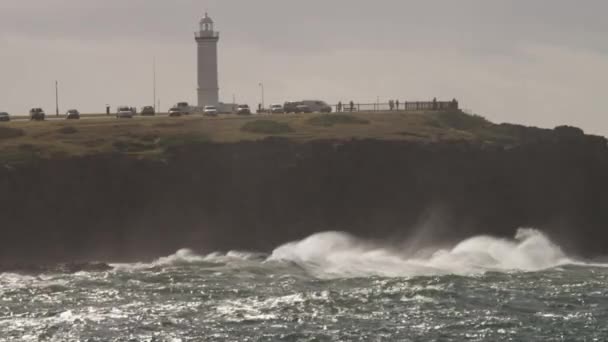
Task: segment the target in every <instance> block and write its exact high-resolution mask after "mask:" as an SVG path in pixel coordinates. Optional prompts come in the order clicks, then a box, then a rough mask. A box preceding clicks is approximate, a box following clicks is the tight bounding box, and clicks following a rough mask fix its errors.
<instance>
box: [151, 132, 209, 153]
mask: <svg viewBox="0 0 608 342" xmlns="http://www.w3.org/2000/svg"><path fill="white" fill-rule="evenodd" d="M207 142H209V137H208V136H206V135H204V134H182V135H172V136H168V137H162V138H160V139H158V145H159V146H160V147H162V148H164V149H169V148H171V147H177V146H185V145H197V144H203V143H207Z"/></svg>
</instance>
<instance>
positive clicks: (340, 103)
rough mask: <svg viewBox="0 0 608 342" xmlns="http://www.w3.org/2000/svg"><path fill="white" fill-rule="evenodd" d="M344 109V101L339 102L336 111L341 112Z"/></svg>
mask: <svg viewBox="0 0 608 342" xmlns="http://www.w3.org/2000/svg"><path fill="white" fill-rule="evenodd" d="M341 111H342V101H340V102H338V105H337V106H336V112H338V113H339V112H341Z"/></svg>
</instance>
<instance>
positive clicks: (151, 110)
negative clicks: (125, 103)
mask: <svg viewBox="0 0 608 342" xmlns="http://www.w3.org/2000/svg"><path fill="white" fill-rule="evenodd" d="M141 115H143V116H152V115H156V111H155V110H154V107H152V106H145V107H143V108H142V109H141Z"/></svg>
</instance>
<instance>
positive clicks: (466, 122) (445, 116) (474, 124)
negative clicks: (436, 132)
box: [430, 111, 491, 131]
mask: <svg viewBox="0 0 608 342" xmlns="http://www.w3.org/2000/svg"><path fill="white" fill-rule="evenodd" d="M430 118H432V119H434V120H435V121H436V124H439V125H440V126H443V127H447V128H453V129H458V130H462V131H470V130H473V129H478V128H483V127H485V126H488V125H491V123H490V122H489V121H488V120H486V119H485V118H484V117H482V116H479V115H475V114H466V113H464V112H461V111H447V112H436V113H432V114H431V115H430Z"/></svg>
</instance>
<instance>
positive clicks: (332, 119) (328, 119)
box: [307, 114, 369, 127]
mask: <svg viewBox="0 0 608 342" xmlns="http://www.w3.org/2000/svg"><path fill="white" fill-rule="evenodd" d="M307 122H308V123H309V124H310V125H313V126H321V127H331V126H334V125H344V124H350V125H352V124H355V125H368V124H369V121H368V120H365V119H362V118H358V117H356V116H353V115H347V114H327V115H319V116H315V117H313V118H310V119H308V120H307Z"/></svg>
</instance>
